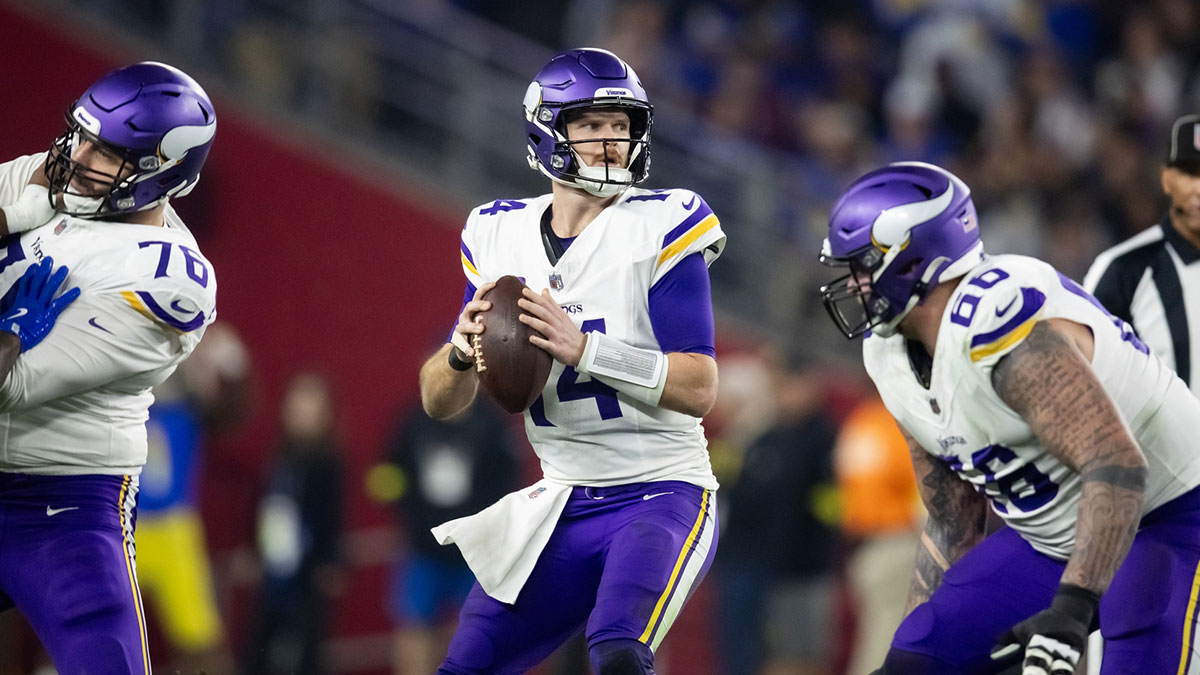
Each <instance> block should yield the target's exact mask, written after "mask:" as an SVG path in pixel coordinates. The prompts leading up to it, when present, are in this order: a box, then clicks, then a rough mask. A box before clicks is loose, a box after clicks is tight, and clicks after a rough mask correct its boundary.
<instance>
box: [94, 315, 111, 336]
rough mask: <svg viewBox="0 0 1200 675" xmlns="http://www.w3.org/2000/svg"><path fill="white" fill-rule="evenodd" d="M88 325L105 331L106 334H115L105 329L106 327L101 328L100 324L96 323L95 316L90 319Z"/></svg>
mask: <svg viewBox="0 0 1200 675" xmlns="http://www.w3.org/2000/svg"><path fill="white" fill-rule="evenodd" d="M88 324H89V325H90V326H92V327H93V328H99V329H100V330H102V331H104V332H105V333H108V334H109V335H113V332H112V331H111V330H109V329H107V328H105V327H104V326H101V325H100V324H98V323H96V317H94V316H93V317H92V318H90V319H88Z"/></svg>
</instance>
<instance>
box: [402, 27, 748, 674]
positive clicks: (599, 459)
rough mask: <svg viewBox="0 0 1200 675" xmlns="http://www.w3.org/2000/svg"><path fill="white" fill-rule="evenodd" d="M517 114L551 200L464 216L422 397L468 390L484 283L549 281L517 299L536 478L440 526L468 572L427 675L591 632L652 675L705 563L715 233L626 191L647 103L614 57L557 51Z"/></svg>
mask: <svg viewBox="0 0 1200 675" xmlns="http://www.w3.org/2000/svg"><path fill="white" fill-rule="evenodd" d="M524 109H525V119H526V130H527V133H528V146H529V153H530V165H531V166H532V167H534V168H537V169H539V170H541V171H542V173H544V174H546V175H547V176H548V177H550V178H551V179H552V180H553V182H552V184H551V186H552V189H553V192H552V194H550V195H544V196H542V197H537V198H533V199H525V200H499V201H496V202H494V203H492V204H489V205H485V206H482V207H480V208H477V209H476V210H475V211H473V212H472V213H471V216H470V217H469V218H468V220H467V224H466V227H465V228H464V230H463V235H462V251H461V254H462V255H461V260H462V264H463V269H464V271H465V274H466V276H467V291H466V294H465V296H464V299H463V300H464V304H463V308H462V311H461V313H460V315H459V317H458V321H457V324H456V325H455V328H454V333H453V337H452V340H451V344H447V345H445V346H443V347H442V348H441V349H440V350H439V351H438V352H436V353H435V354H434V355H433V356H432V357H430V358H429V360H428V361H427V362H426V363H425V365H424V367H423V368H422V369H421V398H422V401H423V403H424V406H425V410H426V411H427V412H428V413H429V414H430V415H431V416H433V417H437V418H445V417H449V416H452V415H454V414H455V413H457V412H458V411H460V410H462V409H463V408H464V407H465V406H466V405H467V403H468V402H469V401H471V400H472V398H473V397H474V396H475V394H476V389H477V383H478V381H477V378H476V376H475V374H474V369H473V367H472V365H473V363H472V361H473V358H474V353H473V351H472V349H471V348H470V346H469V344H468V342H469V341H468V338H470V337H472V336H473V335H476V334H478V333H480V332H482V330H483V328H482V326H481V325H479V324H477V323H475V321H474V317H475V315H476V314H477V313H478V312H480V311H483V310H485V309H487V308H488V307H489V303H487V302H485V301H483V300H481V299H480V298H481V296H482V295H483V293H485V292H486V291H488V290H489V289H490V288H491V287H492V285H493V284H492V282H493V281H494V280H495V279H498V278H499V277H501V276H503V275H506V274H514V275H517V276H519V277H522V278H523V279H524V280H525V281H526V283H527V284H528V285H529V286H531V287H532V288H533V289H538V288H543V289H545V290H543V291H542V292H541V293H540V294H539V293H536V292H534V291H533V290H529V289H526V291H525V298H524V299H523V300H521V301H520V304H521V307H522V309H523V310H524V313H523V314H522V315H521V320H522V321H523V322H525V323H527V324H529V325H530V326H532V327H533V328H534V329H536V330H537V331H538V332H540V333H541V334H542V335H543V336H545V339H541V338H537V337H535V338H533V340H532V341H533V342H534V344H536V345H537V346H539V347H541V348H542V349H545V350H546V351H547V352H549V353H550V354H551V355H552V356H553V357H554V361H555V362H554V367H553V369H552V371H551V373H550V377H549V379H548V381H547V383H546V386H545V388H544V389H543V390H542V395H541V397H540V398H538V399H537V401H535V402H534V404H533V405H532V406H531V407H530V409H529V410H527V411H526V412H525V428H526V431H527V432H528V435H529V440H530V443H531V444H532V445H533V447H534V450H535V451H536V452H537V454H538V457H539V458H540V460H541V463H542V469H543V473H544V476H545V478H544V479H543V480H542V481H540V482H539V483H538V484H537V485H535V486H532V487H530V488H526V489H524V490H520V491H518V492H515V493H513V494H511V495H509V496H507V497H505V498H504V499H502V500H500V501H499V502H497V503H496V504H494V505H493V506H491V507H489V508H488V509H485V510H484V511H481V512H480V513H479V514H476V515H475V516H470V517H468V518H463V519H459V520H455V521H451V522H449V523H446V524H445V525H442V526H441V527H439V528H435V529H434V533H435V535H436V536H437V537H438V539H439V541H441V542H442V543H443V544H447V543H450V542H453V543H456V544H458V546H459V548H460V550H461V551H462V553H463V556H464V558H465V559H466V561H467V562H468V564H470V566H471V569H472V570H473V571H474V572H475V575H476V578H477V580H478V583H477V584H476V585H475V588H474V589H473V590H472V592H471V595H470V596H469V598H468V599H467V601H466V604H465V605H464V607H463V610H462V613H461V615H460V623H459V628H458V631H457V633H456V634H455V636H454V639H453V641H452V642H451V645H450V650H449V654H448V655H447V657H446V659H445V661H444V662H443V664H442V666H441V668H440V669H439V671H438V672H439V673H519V672H525V671H526V670H528V669H529V668H531V667H533V666H534V665H536V664H537V663H538V662H540V661H541V660H543V659H544V658H545V657H546V656H547V655H549V654H550V653H551V652H552V651H553V650H554V649H555V647H557V646H558V645H559V644H561V643H562V642H563V641H565V640H566V639H567V638H568V637H570V636H571V635H572V634H573V633H575V632H576V631H577V630H578V629H579V628H580V627H581V626H583V625H585V624H586V635H587V639H588V646H589V655H590V658H591V662H592V664H593V667H594V668H595V670H596V672H598V673H605V674H615V675H621V674H625V673H630V674H640V673H652V672H653V663H654V656H653V654H654V649H656V648H657V647H658V645H659V643H660V642H661V641H662V639H663V637H664V636H665V634H666V632H667V630H668V629H669V628H670V626H671V624H672V623H673V622H674V620H675V618H676V616H678V614H679V611H680V609H681V608H682V606H683V603H684V602H685V601H686V600H687V598H688V597H689V596H690V595H691V592H692V591H693V590H694V589H695V588H696V586H697V585H698V584H699V583H700V580H701V579H702V578H703V576H704V574H705V573H706V572H707V570H708V566H709V564H710V563H711V561H712V556H713V554H714V553H715V551H716V542H717V531H716V530H717V528H716V524H717V523H716V517H715V516H716V513H715V512H716V499H715V490H716V488H717V483H716V480H715V479H714V478H713V475H712V470H711V468H710V466H709V461H708V452H707V448H706V444H705V440H704V436H703V431H702V429H701V427H700V420H699V418H700V417H701V416H703V415H704V414H705V413H707V412H708V410H709V408H710V407H711V406H712V404H713V401H714V399H715V395H716V384H717V367H716V361H715V358H714V357H715V351H714V349H713V319H712V303H711V298H710V293H709V281H708V268H707V265H708V263H710V262H711V261H712V260H714V259H716V257H717V256H718V255H720V253H721V250H722V248H723V247H724V243H725V235H724V234H723V233H722V232H721V228H720V224H719V223H718V221H717V218H716V216H715V215H713V212H712V210H711V209H710V208H709V207H708V205H707V204H705V203H704V200H703V199H701V198H700V197H698V196H697V195H696V194H695V193H693V192H690V191H687V190H661V191H651V190H642V189H637V188H632V187H631V186H632V185H633V184H635V183H638V182H640V181H642V180H643V179H644V178H645V177H646V174H647V169H648V167H649V161H650V157H649V153H650V124H651V107H650V104H649V102H648V101H647V98H646V94H645V91H644V90H643V89H642V86H641V83H640V82H639V81H638V78H637V75H636V74H635V73H634V72H633V70H632V69H630V67H629V66H628V65H627V64H626V63H625V62H624V61H622V60H621V59H619V58H617V57H616V56H614V55H613V54H611V53H609V52H606V51H603V50H599V49H576V50H570V51H567V52H563V53H561V54H559V55H557V56H555V57H554V58H553V59H552V60H551V61H550V62H549V63H547V64H546V66H545V67H543V68H542V70H541V71H540V72H539V73H538V74H537V76H536V77H535V78H534V81H533V83H532V84H531V85H530V86H529V89H528V91H527V92H526V95H525V104H524ZM614 362H618V363H626V364H632V363H639V364H643V367H641V368H624V367H612V366H610V365H605V364H611V363H614Z"/></svg>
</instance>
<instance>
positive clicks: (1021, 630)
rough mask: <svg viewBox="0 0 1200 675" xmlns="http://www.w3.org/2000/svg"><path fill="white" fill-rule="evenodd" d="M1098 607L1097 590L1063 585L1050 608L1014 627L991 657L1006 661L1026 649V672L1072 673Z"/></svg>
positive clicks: (999, 643)
mask: <svg viewBox="0 0 1200 675" xmlns="http://www.w3.org/2000/svg"><path fill="white" fill-rule="evenodd" d="M1099 606H1100V595H1099V594H1098V593H1095V592H1093V591H1089V590H1088V589H1086V588H1082V587H1080V586H1076V585H1074V584H1060V585H1059V587H1058V592H1057V593H1055V594H1054V600H1053V601H1052V602H1051V603H1050V608H1049V609H1043V610H1042V611H1040V612H1038V613H1037V614H1034V615H1033V616H1031V617H1029V618H1028V619H1025V620H1024V621H1022V622H1021V623H1019V624H1017V625H1016V626H1013V628H1012V630H1010V631H1008V632H1007V633H1005V634H1004V636H1003V637H1001V638H1000V639H999V640H998V641H997V642H996V647H995V649H993V650H992V660H994V661H1001V660H1007V659H1008V658H1009V657H1011V656H1012V655H1013V654H1015V653H1017V652H1018V651H1020V650H1021V648H1024V649H1025V660H1024V665H1023V667H1022V668H1023V669H1022V672H1023V673H1026V674H1030V673H1048V674H1049V675H1072V674H1073V673H1074V672H1075V665H1076V664H1077V663H1079V658H1080V656H1081V655H1082V654H1083V651H1084V648H1085V647H1086V646H1087V638H1088V633H1089V632H1091V626H1092V618H1093V617H1094V616H1095V615H1096V610H1097V609H1098V608H1099ZM1039 669H1040V670H1039Z"/></svg>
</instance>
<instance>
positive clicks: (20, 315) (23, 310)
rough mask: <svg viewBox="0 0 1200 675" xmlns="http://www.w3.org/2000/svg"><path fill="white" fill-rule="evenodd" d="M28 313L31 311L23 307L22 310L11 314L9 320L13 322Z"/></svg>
mask: <svg viewBox="0 0 1200 675" xmlns="http://www.w3.org/2000/svg"><path fill="white" fill-rule="evenodd" d="M28 313H29V310H28V309H25V308H24V307H22V308H20V309H18V310H17V311H15V312H13V313H12V314H9V315H8V318H9V320H10V321H11V320H13V319H19V318H21V317H23V316H25V315H26V314H28Z"/></svg>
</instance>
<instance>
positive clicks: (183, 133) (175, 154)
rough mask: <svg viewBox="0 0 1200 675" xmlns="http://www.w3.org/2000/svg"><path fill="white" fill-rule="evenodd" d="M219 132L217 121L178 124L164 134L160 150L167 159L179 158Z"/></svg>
mask: <svg viewBox="0 0 1200 675" xmlns="http://www.w3.org/2000/svg"><path fill="white" fill-rule="evenodd" d="M216 133H217V123H216V121H215V120H214V121H213V123H212V124H206V125H204V126H178V127H175V128H174V129H171V130H170V131H168V132H167V133H165V134H163V138H162V142H161V143H159V146H158V147H159V151H160V152H162V155H163V157H166V158H167V159H169V160H170V159H179V158H180V157H183V156H184V155H186V154H187V151H188V150H191V149H192V148H198V147H200V146H201V145H204V144H205V143H208V142H209V141H211V140H212V139H213V136H214V135H216Z"/></svg>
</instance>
